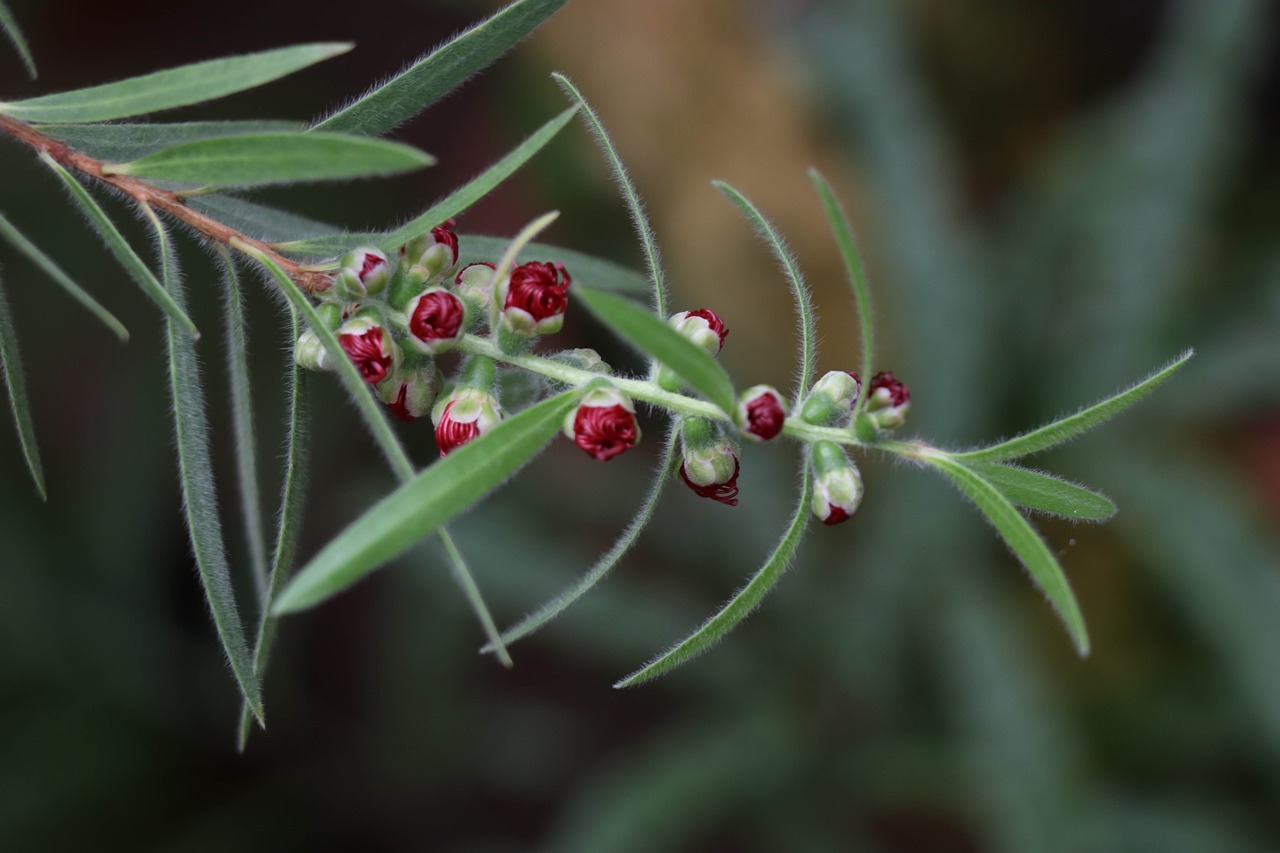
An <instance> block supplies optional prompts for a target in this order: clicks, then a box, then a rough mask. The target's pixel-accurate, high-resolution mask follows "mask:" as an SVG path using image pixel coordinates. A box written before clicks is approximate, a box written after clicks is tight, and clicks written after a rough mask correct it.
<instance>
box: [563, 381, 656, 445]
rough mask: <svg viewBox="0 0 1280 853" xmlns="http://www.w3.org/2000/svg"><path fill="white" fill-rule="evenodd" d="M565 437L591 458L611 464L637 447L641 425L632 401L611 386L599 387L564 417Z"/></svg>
mask: <svg viewBox="0 0 1280 853" xmlns="http://www.w3.org/2000/svg"><path fill="white" fill-rule="evenodd" d="M564 434H565V435H567V436H568V437H569V438H570V439H572V440H573V443H574V444H576V445H578V447H580V448H582V451H583V452H584V453H586V454H587V455H588V456H591V457H594V458H595V459H598V460H600V461H601V462H608V461H609V460H610V459H612V458H613V457H615V456H617V455H618V454H619V453H623V452H625V451H627V450H630V449H631V448H633V447H635V446H636V442H637V441H639V440H640V426H639V424H637V423H636V409H635V406H634V405H633V404H632V402H631V399H630V398H629V397H628V396H627V395H626V394H623V393H622V392H621V391H619V390H618V389H616V388H614V387H613V386H612V385H600V386H597V387H595V388H592V389H591V390H589V391H587V393H586V394H584V395H583V396H582V401H581V402H580V403H578V408H576V409H574V410H573V411H572V412H570V413H569V414H568V416H566V417H565V421H564Z"/></svg>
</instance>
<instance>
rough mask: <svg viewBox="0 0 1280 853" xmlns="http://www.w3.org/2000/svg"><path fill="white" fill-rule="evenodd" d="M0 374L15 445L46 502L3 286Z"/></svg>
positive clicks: (33, 428) (15, 339) (29, 407)
mask: <svg viewBox="0 0 1280 853" xmlns="http://www.w3.org/2000/svg"><path fill="white" fill-rule="evenodd" d="M0 373H4V385H5V388H6V390H8V392H9V408H10V411H11V412H12V413H13V425H14V426H15V427H16V428H17V430H18V443H19V444H21V445H22V457H23V458H24V459H25V460H26V461H27V470H28V471H30V472H31V479H32V480H34V481H35V484H36V491H38V492H39V493H40V499H41V500H47V498H48V493H47V492H46V491H45V486H44V468H43V467H42V466H41V465H40V451H39V449H38V448H37V447H36V430H35V426H34V425H32V423H31V404H30V402H29V401H28V400H27V381H26V378H25V377H24V376H23V373H22V355H21V353H20V352H19V351H18V333H17V331H16V330H15V329H14V327H13V317H12V316H10V314H9V301H8V299H6V298H5V295H4V288H3V287H0Z"/></svg>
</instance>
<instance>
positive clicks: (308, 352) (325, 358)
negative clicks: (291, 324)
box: [293, 329, 333, 370]
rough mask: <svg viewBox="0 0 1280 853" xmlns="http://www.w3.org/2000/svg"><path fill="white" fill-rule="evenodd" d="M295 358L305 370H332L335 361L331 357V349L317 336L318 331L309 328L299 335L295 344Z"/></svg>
mask: <svg viewBox="0 0 1280 853" xmlns="http://www.w3.org/2000/svg"><path fill="white" fill-rule="evenodd" d="M293 360H294V361H296V362H297V363H298V366H299V367H301V368H303V369H304V370H331V369H332V368H333V362H332V361H331V360H330V359H329V351H328V350H327V349H325V346H324V344H323V343H322V342H321V341H320V339H319V338H318V337H316V333H315V332H313V331H311V330H310V329H308V330H307V331H305V332H303V333H302V334H301V335H299V336H298V342H297V343H296V344H294V345H293Z"/></svg>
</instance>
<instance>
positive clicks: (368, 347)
mask: <svg viewBox="0 0 1280 853" xmlns="http://www.w3.org/2000/svg"><path fill="white" fill-rule="evenodd" d="M338 343H340V344H341V345H342V349H343V350H344V351H345V352H346V354H347V356H348V357H349V358H350V359H351V361H352V362H354V363H355V366H356V369H357V370H359V371H360V375H361V376H363V377H364V380H365V381H366V382H370V383H373V384H377V383H378V382H381V381H382V380H383V379H386V378H387V375H388V374H389V373H391V371H392V370H393V369H394V368H395V365H396V363H397V362H398V361H399V353H398V352H397V351H396V346H395V344H394V343H393V342H392V340H391V335H389V334H388V333H387V330H386V329H384V328H383V327H382V324H381V323H379V322H378V321H377V320H376V319H374V318H372V317H367V316H357V317H353V318H352V319H350V320H348V321H347V322H346V323H344V324H343V325H342V328H340V329H338Z"/></svg>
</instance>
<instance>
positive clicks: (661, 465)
mask: <svg viewBox="0 0 1280 853" xmlns="http://www.w3.org/2000/svg"><path fill="white" fill-rule="evenodd" d="M679 440H680V426H679V424H678V423H676V422H675V421H673V422H672V424H671V429H670V430H669V431H668V432H667V443H666V444H665V445H664V446H663V448H662V458H661V459H660V461H659V462H658V467H657V470H656V471H655V472H654V478H653V484H652V485H650V486H649V494H648V496H647V497H646V498H645V500H644V503H643V504H641V506H640V509H639V510H637V511H636V514H635V517H634V518H632V519H631V523H630V524H629V525H627V529H626V530H624V531H622V535H621V536H619V537H618V539H617V541H616V542H614V543H613V547H612V548H610V549H609V550H608V551H607V552H606V553H605V554H604V556H602V557H601V558H600V559H599V560H597V561H596V564H595V565H594V566H592V567H591V568H590V569H589V570H588V571H587V573H586V574H584V575H583V576H582V577H580V578H578V580H577V581H575V582H574V583H573V585H572V586H570V587H569V588H568V589H566V590H564V591H563V592H561V593H560V594H559V595H557V596H556V597H555V598H553V599H551V600H550V601H548V602H547V603H546V604H543V605H542V606H541V607H539V608H538V609H537V610H535V611H533V612H532V613H530V614H529V615H527V616H525V617H524V618H523V619H521V620H520V621H519V622H517V623H516V624H515V625H513V626H511V627H510V628H508V629H507V630H506V631H503V632H502V640H503V642H505V643H507V644H508V645H510V644H511V643H514V642H515V641H516V640H519V639H521V638H523V637H527V636H529V635H530V634H532V633H533V632H535V631H537V630H538V629H539V628H541V627H542V626H544V625H546V624H547V623H548V622H550V621H551V620H552V619H555V618H556V617H557V616H559V615H560V614H561V613H563V612H564V611H565V610H567V609H568V608H569V606H570V605H571V604H573V603H574V602H575V601H577V600H578V599H580V598H582V596H584V595H586V594H587V593H588V592H590V591H591V589H592V587H594V586H595V585H596V584H597V583H599V582H600V581H602V580H604V577H605V575H607V574H609V572H610V571H612V569H613V567H614V566H616V565H617V564H618V563H619V561H621V560H622V558H623V557H624V556H625V555H626V553H627V552H628V551H630V550H631V546H632V545H634V544H635V541H636V540H637V539H639V538H640V533H641V532H642V531H643V530H644V529H645V527H646V526H648V524H649V519H651V518H652V517H653V511H654V509H655V508H656V507H657V506H658V498H659V497H661V496H662V487H663V486H664V485H666V483H667V480H668V479H670V477H671V471H672V467H673V466H674V463H675V459H676V447H677V446H678V444H679ZM494 650H495V647H494V646H493V644H489V645H486V646H485V647H484V648H482V649H481V650H480V651H482V652H492V651H494Z"/></svg>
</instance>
